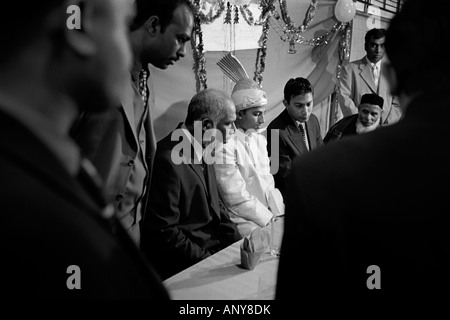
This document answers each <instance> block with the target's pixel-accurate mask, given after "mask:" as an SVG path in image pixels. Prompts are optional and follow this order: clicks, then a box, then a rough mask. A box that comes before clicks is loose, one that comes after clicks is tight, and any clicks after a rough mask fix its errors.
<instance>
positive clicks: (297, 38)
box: [278, 0, 318, 54]
mask: <svg viewBox="0 0 450 320" xmlns="http://www.w3.org/2000/svg"><path fill="white" fill-rule="evenodd" d="M317 2H318V0H311V4H310V5H309V7H308V10H307V11H306V15H305V18H304V20H303V23H302V25H301V26H300V27H296V26H295V24H294V23H293V22H292V21H291V18H290V16H289V10H288V8H287V4H286V0H279V3H280V10H281V17H282V19H283V22H284V24H285V25H284V26H283V27H282V30H283V34H284V37H281V39H282V40H283V41H286V42H289V50H288V52H289V53H292V54H293V53H296V52H297V50H296V49H295V44H296V43H302V42H303V37H302V36H301V34H302V33H303V32H305V31H306V30H307V29H308V27H309V25H310V24H311V22H312V21H313V19H314V15H315V12H316V8H317ZM278 21H279V20H278Z"/></svg>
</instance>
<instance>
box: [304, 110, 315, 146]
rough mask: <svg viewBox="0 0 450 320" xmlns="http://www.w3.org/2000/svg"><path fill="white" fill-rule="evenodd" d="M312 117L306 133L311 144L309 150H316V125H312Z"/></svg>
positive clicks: (307, 124)
mask: <svg viewBox="0 0 450 320" xmlns="http://www.w3.org/2000/svg"><path fill="white" fill-rule="evenodd" d="M312 123H313V122H312V120H311V117H310V118H309V119H308V122H307V123H306V132H307V133H308V142H309V149H310V150H314V149H315V148H316V147H317V146H316V139H313V138H315V137H316V133H315V131H314V125H312Z"/></svg>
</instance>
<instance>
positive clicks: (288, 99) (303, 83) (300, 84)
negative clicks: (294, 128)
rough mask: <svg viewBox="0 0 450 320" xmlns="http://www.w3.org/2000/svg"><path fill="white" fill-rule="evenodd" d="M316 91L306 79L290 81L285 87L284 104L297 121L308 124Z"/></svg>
mask: <svg viewBox="0 0 450 320" xmlns="http://www.w3.org/2000/svg"><path fill="white" fill-rule="evenodd" d="M313 99H314V90H313V88H312V86H311V83H310V82H309V81H308V80H307V79H305V78H295V79H289V81H288V82H287V83H286V85H285V87H284V100H283V104H284V106H285V107H286V109H287V111H288V113H289V114H290V115H291V117H292V118H293V119H294V120H295V121H299V122H307V121H308V120H309V117H310V116H311V113H312V109H313V106H314V100H313Z"/></svg>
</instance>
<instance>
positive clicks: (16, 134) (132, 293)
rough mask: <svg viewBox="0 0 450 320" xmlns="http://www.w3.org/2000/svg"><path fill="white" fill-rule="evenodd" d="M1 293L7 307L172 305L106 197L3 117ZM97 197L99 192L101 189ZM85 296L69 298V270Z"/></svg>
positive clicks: (72, 293)
mask: <svg viewBox="0 0 450 320" xmlns="http://www.w3.org/2000/svg"><path fill="white" fill-rule="evenodd" d="M0 134H1V136H2V137H8V138H7V139H5V138H2V139H1V140H0V167H1V170H0V195H1V196H0V197H1V203H2V209H1V226H2V229H3V230H2V232H1V237H2V240H1V242H0V243H1V252H2V263H1V264H0V265H1V274H3V275H5V276H4V277H3V279H2V291H3V292H4V293H5V295H4V298H7V299H21V300H23V298H25V299H77V298H114V299H117V298H168V295H167V292H166V291H165V289H164V287H163V286H162V284H161V282H160V279H159V277H158V276H157V274H156V273H155V272H154V271H153V269H152V268H151V267H150V266H149V264H148V262H147V261H146V260H145V259H144V257H143V256H142V255H141V254H140V252H139V250H138V249H137V247H136V245H135V244H134V243H133V242H132V240H131V238H130V237H129V236H128V234H127V233H126V231H125V230H124V229H123V227H122V226H121V225H120V223H119V222H118V220H117V219H116V218H115V217H114V216H112V217H110V218H108V219H106V218H103V217H102V215H101V212H102V210H103V206H104V204H105V202H104V199H103V198H101V196H100V192H97V193H96V192H92V191H93V189H92V188H91V189H90V190H89V191H88V189H86V188H85V185H82V184H80V183H79V182H78V180H76V179H75V178H73V177H72V176H71V175H70V174H69V173H68V172H67V171H66V169H65V168H64V167H63V166H62V164H61V163H60V162H59V160H58V159H57V158H56V157H55V156H54V155H53V153H52V152H51V151H50V150H49V149H48V148H47V147H46V146H45V145H44V144H43V143H41V141H40V140H38V139H37V138H36V137H35V136H34V135H33V134H32V133H31V132H30V131H28V129H27V128H25V127H24V126H23V125H21V124H20V123H19V122H17V121H16V120H15V119H13V118H11V117H10V116H8V115H6V114H4V113H2V112H0ZM96 190H97V191H98V189H96ZM71 265H76V266H78V267H79V268H80V284H81V289H80V290H69V289H68V287H67V285H66V281H67V282H71V281H70V279H69V277H70V276H71V273H72V272H70V273H69V271H68V270H67V269H68V267H69V266H71Z"/></svg>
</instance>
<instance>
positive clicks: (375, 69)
mask: <svg viewBox="0 0 450 320" xmlns="http://www.w3.org/2000/svg"><path fill="white" fill-rule="evenodd" d="M372 73H373V79H374V80H375V87H377V88H378V82H379V79H380V71H379V70H378V66H377V65H376V64H374V65H373V66H372Z"/></svg>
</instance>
